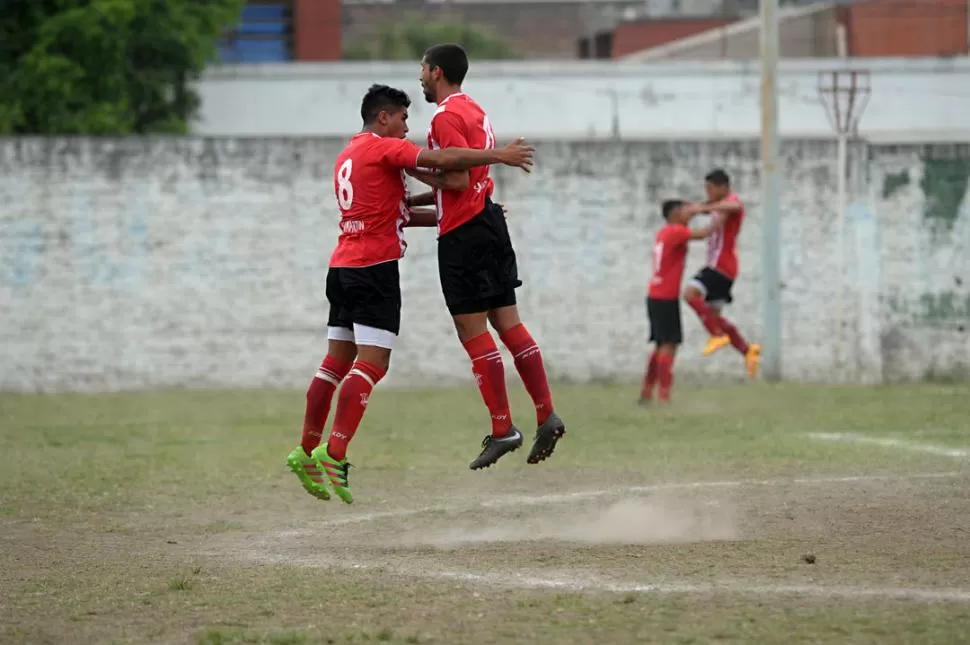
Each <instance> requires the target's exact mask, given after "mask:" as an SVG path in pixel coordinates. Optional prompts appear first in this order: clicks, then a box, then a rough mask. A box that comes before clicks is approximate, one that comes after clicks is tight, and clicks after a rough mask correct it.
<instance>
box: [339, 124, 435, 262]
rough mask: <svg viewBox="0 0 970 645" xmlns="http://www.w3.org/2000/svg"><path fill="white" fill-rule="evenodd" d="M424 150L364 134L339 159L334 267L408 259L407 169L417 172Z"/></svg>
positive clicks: (368, 133) (392, 139) (405, 141)
mask: <svg viewBox="0 0 970 645" xmlns="http://www.w3.org/2000/svg"><path fill="white" fill-rule="evenodd" d="M420 153H421V148H420V147H418V146H416V145H414V144H413V143H411V142H410V141H407V140H406V139H394V138H391V137H379V136H377V135H376V134H373V133H371V132H361V133H360V134H358V135H357V136H355V137H354V138H353V139H351V140H350V143H349V144H347V147H346V148H344V150H343V152H341V153H340V155H339V156H338V157H337V163H336V164H334V169H333V189H334V192H335V194H336V196H337V207H338V208H339V209H340V236H339V237H338V238H337V248H335V249H334V250H333V254H332V255H331V256H330V266H332V267H366V266H372V265H374V264H381V263H383V262H389V261H391V260H399V259H401V258H402V257H404V251H405V249H407V244H406V243H405V242H404V225H405V224H407V222H408V219H409V218H410V211H409V210H408V207H407V182H406V178H405V174H404V171H403V170H402V169H403V168H416V167H417V163H418V155H419V154H420Z"/></svg>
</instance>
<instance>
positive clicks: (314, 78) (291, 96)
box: [194, 58, 970, 142]
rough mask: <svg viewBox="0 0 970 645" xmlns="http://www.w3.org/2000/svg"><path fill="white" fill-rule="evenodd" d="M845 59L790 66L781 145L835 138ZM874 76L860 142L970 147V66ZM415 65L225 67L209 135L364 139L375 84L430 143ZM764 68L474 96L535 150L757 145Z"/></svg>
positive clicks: (477, 71)
mask: <svg viewBox="0 0 970 645" xmlns="http://www.w3.org/2000/svg"><path fill="white" fill-rule="evenodd" d="M845 64H846V63H844V62H842V61H838V60H788V61H783V62H782V64H781V70H780V78H779V83H778V85H779V92H780V97H779V109H780V128H781V133H782V135H783V136H787V137H804V138H817V137H829V136H831V127H830V125H829V123H828V120H827V119H826V114H825V110H824V108H823V107H822V105H821V103H820V102H819V97H818V92H817V86H818V72H819V71H821V70H832V69H840V68H841V67H842V66H844V65H845ZM849 64H851V65H853V66H855V67H856V68H861V69H868V70H870V72H871V86H872V94H871V97H870V100H869V104H868V107H867V108H866V111H865V115H864V118H863V119H862V125H861V133H862V135H863V136H865V137H868V138H870V139H880V140H888V141H920V142H922V141H952V140H954V139H959V140H970V110H967V109H966V104H967V100H968V99H970V89H968V88H970V59H967V58H963V59H948V60H943V59H940V60H933V59H899V60H897V59H871V60H870V59H852V60H851V61H850V63H849ZM418 73H419V68H418V64H417V62H415V63H389V62H362V63H337V64H317V63H303V64H286V65H266V66H227V67H215V68H212V69H210V70H209V71H208V72H207V73H206V75H205V77H204V79H203V81H202V83H201V85H200V91H201V94H202V112H201V115H200V117H201V118H200V121H199V123H198V124H197V125H196V127H195V130H194V131H195V133H197V134H199V135H218V136H221V135H227V136H284V135H295V136H336V137H346V136H349V135H350V134H352V133H353V132H356V131H357V130H358V129H359V128H360V117H359V112H360V99H361V97H362V96H363V94H364V92H365V91H366V89H367V87H368V86H369V85H370V84H371V83H375V82H380V83H386V84H389V85H393V86H397V87H400V88H402V89H404V90H406V91H408V92H409V93H410V94H411V96H412V98H413V99H414V101H415V103H414V106H413V107H412V122H413V124H414V125H413V128H414V130H415V132H416V133H417V134H418V136H419V137H420V135H421V134H422V133H423V130H424V127H425V126H426V124H427V122H428V120H429V119H430V118H431V115H432V110H431V106H429V105H428V104H426V103H424V101H423V99H422V97H421V92H420V86H419V84H418ZM759 88H760V76H759V68H758V63H757V62H756V61H749V62H739V61H713V62H677V63H663V64H659V63H658V64H652V65H646V64H624V63H613V62H608V61H606V62H603V61H578V62H512V63H497V62H482V63H474V64H473V66H472V68H471V71H470V74H469V77H468V79H467V82H466V84H465V89H466V90H467V91H468V92H469V93H470V94H472V95H473V96H474V97H475V98H476V99H477V100H478V101H479V102H480V103H482V105H483V106H484V107H485V109H486V110H487V111H488V113H489V117H490V118H491V120H492V122H493V123H494V124H495V128H496V130H497V131H498V132H499V133H500V136H505V137H509V138H511V137H513V136H514V135H524V136H527V137H531V138H533V139H572V140H575V139H608V138H611V137H613V136H614V135H618V136H619V137H621V138H623V139H628V140H630V139H632V140H636V139H658V138H659V139H677V138H680V139H708V140H709V139H717V138H727V139H732V138H747V137H754V136H758V133H759V128H760V120H759V119H760V117H759V91H760V90H759Z"/></svg>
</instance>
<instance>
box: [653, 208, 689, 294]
mask: <svg viewBox="0 0 970 645" xmlns="http://www.w3.org/2000/svg"><path fill="white" fill-rule="evenodd" d="M689 241H690V229H689V228H688V227H686V226H684V225H682V224H667V225H666V226H664V227H663V228H662V229H660V230H659V231H658V232H657V239H656V240H655V241H654V243H653V277H651V278H650V287H649V289H648V291H647V295H648V296H650V297H651V298H653V299H654V300H677V298H678V297H680V281H681V279H682V278H683V277H684V264H685V263H686V261H687V243H688V242H689Z"/></svg>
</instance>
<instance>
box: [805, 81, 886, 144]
mask: <svg viewBox="0 0 970 645" xmlns="http://www.w3.org/2000/svg"><path fill="white" fill-rule="evenodd" d="M816 89H817V92H818V97H819V102H820V103H822V107H823V108H824V109H825V116H826V118H828V121H829V125H831V126H832V129H833V130H835V132H836V133H837V134H839V135H842V136H846V135H852V136H855V135H856V134H858V130H859V121H860V120H861V119H862V114H863V113H864V112H865V109H866V106H867V105H868V103H869V96H870V94H871V93H872V86H871V85H870V73H869V70H865V69H851V68H849V69H838V70H824V71H820V72H818V82H817V87H816Z"/></svg>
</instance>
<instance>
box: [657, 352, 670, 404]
mask: <svg viewBox="0 0 970 645" xmlns="http://www.w3.org/2000/svg"><path fill="white" fill-rule="evenodd" d="M657 376H658V378H659V380H660V400H661V401H669V400H670V388H671V387H673V384H674V357H673V356H672V355H670V354H660V355H658V356H657Z"/></svg>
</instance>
